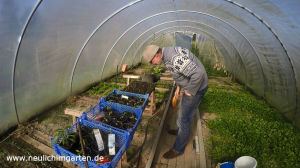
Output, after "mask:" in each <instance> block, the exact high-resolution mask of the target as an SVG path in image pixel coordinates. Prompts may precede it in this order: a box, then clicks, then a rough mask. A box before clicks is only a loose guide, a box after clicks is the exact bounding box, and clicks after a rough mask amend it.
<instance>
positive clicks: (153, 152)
mask: <svg viewBox="0 0 300 168" xmlns="http://www.w3.org/2000/svg"><path fill="white" fill-rule="evenodd" d="M174 88H175V85H174V84H173V87H172V90H171V94H170V95H169V99H168V103H167V104H166V108H165V110H164V114H163V117H162V119H161V121H160V124H159V127H158V131H157V134H156V137H155V139H154V143H153V145H152V149H151V152H150V155H149V159H148V161H147V164H146V168H150V167H151V165H152V161H153V158H154V154H155V151H156V148H157V144H158V141H159V139H160V135H161V132H162V128H163V126H164V122H165V118H166V115H167V112H168V109H169V106H170V102H171V99H172V95H173V92H174Z"/></svg>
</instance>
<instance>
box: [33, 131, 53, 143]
mask: <svg viewBox="0 0 300 168" xmlns="http://www.w3.org/2000/svg"><path fill="white" fill-rule="evenodd" d="M33 136H34V137H35V138H37V139H39V141H42V142H43V143H44V144H46V145H47V146H49V147H51V142H50V138H51V137H50V136H49V135H46V134H44V133H42V132H41V131H39V130H34V132H33Z"/></svg>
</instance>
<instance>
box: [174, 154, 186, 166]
mask: <svg viewBox="0 0 300 168" xmlns="http://www.w3.org/2000/svg"><path fill="white" fill-rule="evenodd" d="M176 167H178V168H185V164H184V154H183V155H180V156H178V157H177V162H176Z"/></svg>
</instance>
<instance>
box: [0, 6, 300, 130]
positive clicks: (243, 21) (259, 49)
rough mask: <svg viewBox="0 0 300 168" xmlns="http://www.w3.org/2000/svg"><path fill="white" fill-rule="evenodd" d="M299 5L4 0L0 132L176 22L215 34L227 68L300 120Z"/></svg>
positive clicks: (132, 57) (127, 58) (93, 78)
mask: <svg viewBox="0 0 300 168" xmlns="http://www.w3.org/2000/svg"><path fill="white" fill-rule="evenodd" d="M299 7H300V2H299V1H294V0H286V1H280V0H265V1H256V0H246V1H245V0H234V1H232V0H214V1H209V0H201V1H198V0H197V1H196V0H165V1H160V0H123V1H117V0H110V1H107V0H105V1H93V0H86V1H82V0H64V1H60V0H43V1H41V0H26V1H22V0H10V1H0V37H1V38H0V51H1V52H0V64H1V65H0V67H1V71H0V78H1V83H0V91H1V92H0V99H1V101H0V109H1V111H0V115H1V124H0V126H1V127H0V133H3V132H5V131H6V130H8V129H9V128H11V127H12V126H15V125H17V124H18V123H21V122H24V121H27V120H28V119H30V118H31V117H33V116H35V115H37V114H38V113H41V112H42V111H43V110H45V109H46V108H49V107H51V106H53V105H55V104H57V103H60V102H62V101H63V100H65V99H66V98H67V97H68V96H69V95H71V94H76V93H78V92H80V91H82V90H83V89H84V88H87V87H88V86H90V85H91V84H94V83H96V82H99V81H101V80H103V79H105V78H107V77H109V76H111V75H113V74H115V73H116V72H118V71H120V68H121V65H122V64H124V63H126V64H128V65H130V66H134V65H136V64H138V63H139V62H140V60H141V53H142V51H143V48H144V47H145V46H146V45H147V44H151V43H156V42H157V43H156V44H160V45H162V46H167V45H175V42H174V41H172V38H173V40H175V38H176V36H173V35H175V34H176V32H189V33H196V34H204V35H205V37H206V38H209V39H210V40H212V41H214V43H215V44H216V46H218V47H219V49H220V51H221V53H222V56H223V58H222V59H223V60H224V64H225V65H226V68H227V70H228V71H231V73H232V74H234V76H235V77H236V78H238V79H239V80H240V81H242V82H243V83H244V84H245V85H246V86H247V87H249V88H250V89H251V90H253V91H254V92H255V94H257V95H259V96H262V97H264V98H265V99H266V100H267V101H268V102H269V103H270V104H271V105H272V106H274V107H276V108H277V109H278V110H279V111H280V112H282V114H283V115H284V116H285V118H286V119H287V120H289V121H290V122H292V123H293V124H294V125H295V126H296V127H297V128H299V129H300V109H299V105H300V98H299V96H300V56H299V53H300V46H299V44H300V19H299V14H300V12H299ZM160 36H164V37H167V39H160ZM178 37H179V36H178ZM164 40H165V43H164ZM186 40H187V41H189V39H186ZM161 43H164V44H161ZM176 44H178V43H176ZM180 44H181V43H180ZM180 44H178V45H180ZM184 45H185V44H184Z"/></svg>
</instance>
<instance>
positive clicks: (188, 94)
mask: <svg viewBox="0 0 300 168" xmlns="http://www.w3.org/2000/svg"><path fill="white" fill-rule="evenodd" d="M184 94H185V95H187V96H192V95H191V94H190V93H189V92H188V91H187V90H184Z"/></svg>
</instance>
